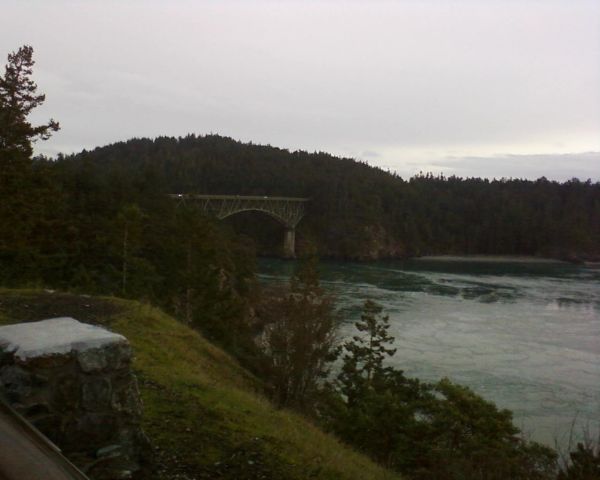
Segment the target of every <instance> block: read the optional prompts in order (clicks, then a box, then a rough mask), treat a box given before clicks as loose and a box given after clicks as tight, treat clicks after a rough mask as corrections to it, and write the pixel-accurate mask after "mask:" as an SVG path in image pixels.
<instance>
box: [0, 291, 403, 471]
mask: <svg viewBox="0 0 600 480" xmlns="http://www.w3.org/2000/svg"><path fill="white" fill-rule="evenodd" d="M60 315H68V316H73V317H75V318H78V319H79V320H82V321H86V322H90V323H100V324H103V325H105V326H107V327H108V328H110V329H111V330H114V331H116V332H119V333H121V334H123V335H125V336H126V337H127V338H128V339H129V340H130V342H131V344H132V346H133V349H134V352H135V360H134V368H135V370H136V372H137V374H138V379H139V381H140V391H141V394H142V397H143V401H144V429H145V431H146V433H147V434H148V436H149V437H150V439H151V441H152V443H153V445H154V448H155V450H154V457H155V463H156V464H155V467H154V468H153V471H154V473H153V475H152V477H151V478H153V479H167V478H169V479H170V478H180V479H192V478H228V479H240V480H241V479H277V480H284V479H307V478H315V479H365V480H367V479H392V478H398V477H397V476H395V475H394V474H392V473H390V472H388V471H386V470H384V469H383V468H380V467H379V466H377V465H375V464H373V463H372V462H371V461H369V460H368V459H367V458H366V457H364V456H362V455H360V454H357V453H355V452H353V451H352V450H350V449H349V448H347V447H345V446H343V445H341V444H340V443H339V442H338V441H337V440H335V439H334V438H333V437H331V436H329V435H326V434H324V433H323V432H321V431H320V430H319V429H317V428H315V427H314V426H313V425H311V424H310V423H309V422H307V421H306V420H305V419H303V418H302V417H300V416H298V415H296V414H294V413H291V412H288V411H284V410H276V409H274V408H273V406H272V405H271V404H270V403H269V402H268V401H267V400H266V399H264V398H263V397H262V395H261V394H260V393H259V392H260V383H259V381H258V380H257V379H255V378H253V377H252V376H251V375H250V374H249V373H248V372H246V371H245V370H244V369H243V368H242V367H241V366H240V365H239V364H237V363H236V361H235V360H234V359H232V358H231V357H230V356H229V355H227V354H226V353H225V352H223V351H222V350H220V349H219V348H217V347H215V346H214V345H212V344H211V343H209V342H208V341H206V340H205V339H204V338H203V337H202V336H201V335H199V334H198V333H197V332H195V331H193V330H191V329H189V328H187V327H185V326H184V325H182V324H180V323H178V322H176V321H175V320H174V319H173V318H171V317H169V316H168V315H166V314H164V313H163V312H161V311H160V310H158V309H155V308H152V307H150V306H148V305H143V304H140V303H137V302H131V301H124V300H117V299H99V298H94V297H86V296H78V295H69V294H59V293H49V292H40V291H23V290H1V289H0V324H2V323H4V324H6V323H14V322H17V321H31V320H39V319H43V318H49V317H52V316H60ZM145 478H150V477H145Z"/></svg>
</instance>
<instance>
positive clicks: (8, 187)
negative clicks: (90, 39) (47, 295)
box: [0, 46, 59, 281]
mask: <svg viewBox="0 0 600 480" xmlns="http://www.w3.org/2000/svg"><path fill="white" fill-rule="evenodd" d="M33 65H34V61H33V49H32V48H31V47H29V46H24V47H21V48H20V49H19V50H18V51H17V52H16V53H14V52H13V53H11V54H9V55H8V63H7V65H6V67H5V72H4V75H0V225H2V229H1V230H0V281H13V280H15V279H19V278H28V279H35V278H36V277H37V276H39V274H40V273H39V272H40V270H41V269H42V267H43V266H42V265H41V262H40V252H42V251H43V250H48V248H47V247H48V245H47V240H46V236H45V234H44V230H45V229H46V228H47V227H48V225H51V224H54V223H55V222H54V217H55V215H56V210H57V209H58V208H59V207H57V205H56V203H57V201H58V197H59V194H58V192H57V191H56V188H55V187H54V186H53V185H51V183H50V179H48V178H46V177H47V174H48V171H47V169H46V168H44V167H45V164H44V162H38V165H37V168H36V165H34V164H33V162H32V159H31V156H32V153H33V148H32V142H34V141H36V140H37V139H41V140H46V139H48V138H49V137H50V135H51V134H52V132H55V131H57V130H58V129H59V125H58V123H57V122H55V121H54V120H50V121H49V122H48V123H46V124H44V125H39V126H33V125H32V124H31V123H30V122H29V121H28V119H27V117H28V116H29V114H30V113H31V112H32V110H33V109H34V108H36V107H38V106H40V105H41V104H42V103H43V102H44V100H45V95H43V94H39V93H37V85H36V84H35V82H34V81H33V80H32V79H31V75H32V72H33V70H32V69H33Z"/></svg>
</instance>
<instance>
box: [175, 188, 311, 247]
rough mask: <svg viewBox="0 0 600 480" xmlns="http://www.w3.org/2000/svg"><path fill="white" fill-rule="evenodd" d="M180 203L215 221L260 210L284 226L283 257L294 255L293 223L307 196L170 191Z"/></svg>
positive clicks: (303, 209)
mask: <svg viewBox="0 0 600 480" xmlns="http://www.w3.org/2000/svg"><path fill="white" fill-rule="evenodd" d="M170 196H171V197H172V198H175V199H176V200H177V201H178V202H179V203H181V204H188V203H192V204H195V205H197V206H199V207H200V208H201V209H202V210H203V211H205V212H207V213H209V214H212V215H214V216H215V217H216V218H218V219H219V220H223V219H224V218H227V217H230V216H232V215H235V214H236V213H241V212H248V211H256V212H262V213H265V214H267V215H269V216H270V217H272V218H274V219H275V220H277V221H278V222H279V223H281V224H282V225H283V226H284V227H285V235H284V239H283V254H284V256H285V257H289V258H293V257H294V256H295V242H296V226H297V225H298V223H299V222H300V220H302V217H303V216H304V214H305V205H306V202H308V200H309V199H308V198H298V197H267V196H263V197H260V196H242V195H198V194H184V193H177V194H171V195H170Z"/></svg>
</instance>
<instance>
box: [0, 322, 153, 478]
mask: <svg viewBox="0 0 600 480" xmlns="http://www.w3.org/2000/svg"><path fill="white" fill-rule="evenodd" d="M131 357H132V353H131V348H130V346H129V343H128V342H127V339H126V338H125V337H123V336H122V335H117V334H115V333H111V332H109V331H107V330H104V329H102V328H100V327H96V326H92V325H87V324H83V323H81V322H78V321H77V320H74V319H72V318H54V319H50V320H43V321H41V322H33V323H21V324H16V325H8V326H5V327H0V392H2V393H4V395H5V397H6V398H7V400H8V402H9V403H10V404H11V405H12V406H13V408H15V409H16V410H17V411H18V412H19V413H21V414H22V415H23V416H24V417H25V418H26V419H27V420H28V421H30V422H31V423H32V424H33V425H34V426H35V427H37V428H38V429H39V430H40V431H41V432H42V433H44V435H46V436H47V437H48V438H49V439H50V440H52V441H53V442H54V443H55V444H56V445H57V446H59V447H60V448H61V450H62V451H63V453H64V454H65V455H66V456H67V457H68V458H69V459H70V460H71V461H72V462H73V463H75V465H77V466H78V467H79V468H81V469H82V470H83V471H84V472H85V473H87V474H88V475H89V476H90V477H91V478H92V479H97V480H107V479H124V478H132V477H133V475H134V474H135V472H136V471H138V470H139V469H140V459H141V456H142V453H143V451H144V449H145V446H146V444H147V440H146V437H145V436H144V434H143V432H142V430H141V426H140V420H141V402H140V397H139V392H138V388H137V382H136V379H135V377H134V375H133V374H132V372H131V369H130V363H131Z"/></svg>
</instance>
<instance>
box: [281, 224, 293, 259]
mask: <svg viewBox="0 0 600 480" xmlns="http://www.w3.org/2000/svg"><path fill="white" fill-rule="evenodd" d="M283 257H284V258H296V229H295V228H293V227H291V228H290V227H286V228H285V234H284V237H283Z"/></svg>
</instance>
